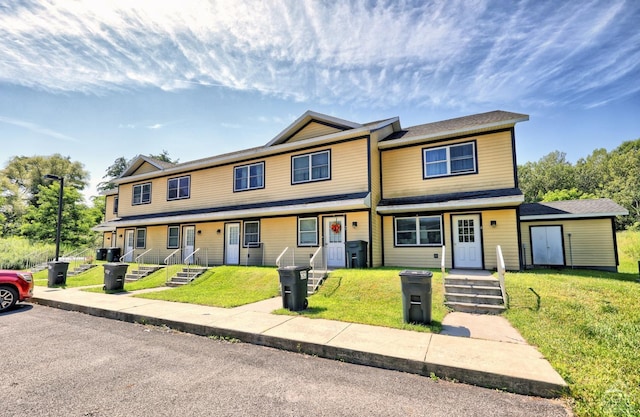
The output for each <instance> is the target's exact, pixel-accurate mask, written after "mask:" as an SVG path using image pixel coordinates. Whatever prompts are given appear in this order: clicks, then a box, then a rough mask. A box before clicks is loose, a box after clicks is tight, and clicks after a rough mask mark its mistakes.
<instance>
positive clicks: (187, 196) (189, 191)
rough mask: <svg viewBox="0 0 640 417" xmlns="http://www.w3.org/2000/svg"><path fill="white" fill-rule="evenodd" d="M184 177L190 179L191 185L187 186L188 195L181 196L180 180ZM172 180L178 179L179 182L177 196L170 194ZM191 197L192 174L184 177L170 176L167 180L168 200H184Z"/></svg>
mask: <svg viewBox="0 0 640 417" xmlns="http://www.w3.org/2000/svg"><path fill="white" fill-rule="evenodd" d="M184 178H186V179H187V180H188V181H189V185H188V187H187V195H186V196H182V197H181V196H180V180H181V179H184ZM172 181H176V182H177V183H178V186H177V187H176V190H177V192H176V196H175V197H173V198H171V197H170V196H169V193H170V190H171V182H172ZM190 197H191V176H190V175H183V176H182V177H174V178H169V179H168V180H167V201H174V200H184V199H187V198H190Z"/></svg>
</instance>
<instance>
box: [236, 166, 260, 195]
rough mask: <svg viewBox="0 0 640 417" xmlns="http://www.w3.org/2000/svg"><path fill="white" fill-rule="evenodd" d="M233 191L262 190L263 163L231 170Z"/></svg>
mask: <svg viewBox="0 0 640 417" xmlns="http://www.w3.org/2000/svg"><path fill="white" fill-rule="evenodd" d="M233 177H234V182H233V191H245V190H254V189H257V188H264V162H259V163H257V164H251V165H244V166H241V167H235V168H234V169H233Z"/></svg>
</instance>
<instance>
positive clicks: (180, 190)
mask: <svg viewBox="0 0 640 417" xmlns="http://www.w3.org/2000/svg"><path fill="white" fill-rule="evenodd" d="M167 186H168V191H167V200H180V199H183V198H189V195H190V191H189V190H190V188H191V177H190V176H188V175H187V176H184V177H178V178H170V179H169V181H167Z"/></svg>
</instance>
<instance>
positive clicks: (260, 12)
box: [0, 0, 640, 195]
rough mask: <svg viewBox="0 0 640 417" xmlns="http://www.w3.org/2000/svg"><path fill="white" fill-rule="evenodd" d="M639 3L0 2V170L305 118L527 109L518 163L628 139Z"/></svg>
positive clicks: (95, 175)
mask: <svg viewBox="0 0 640 417" xmlns="http://www.w3.org/2000/svg"><path fill="white" fill-rule="evenodd" d="M638 22H640V2H638V1H637V0H629V1H622V0H609V1H587V0H581V1H566V2H563V1H544V0H533V1H506V0H498V1H484V0H463V1H456V0H449V1H402V0H392V1H336V2H333V1H320V0H317V1H300V0H289V1H278V0H260V1H252V0H248V1H243V2H238V1H236V0H229V1H211V2H209V1H195V0H181V1H168V0H167V1H162V0H155V1H152V0H149V1H135V0H109V1H106V0H104V1H98V0H93V1H70V0H64V1H56V0H48V1H45V0H41V1H12V2H9V5H7V4H4V2H3V4H0V166H4V165H5V164H6V163H7V161H8V160H9V159H10V158H11V157H12V156H15V155H26V156H32V155H51V154H53V153H56V152H57V153H61V154H62V155H64V156H70V157H71V159H72V160H73V161H80V162H82V163H83V164H84V165H85V168H86V169H87V170H88V171H89V172H90V174H91V187H90V189H89V190H87V191H86V194H87V195H96V194H97V193H96V191H95V185H96V184H97V183H98V182H100V181H101V180H102V176H103V175H104V174H105V171H106V169H107V167H108V166H109V165H111V164H112V163H113V161H114V160H115V159H116V158H118V157H120V156H124V157H126V158H132V157H134V156H135V155H138V154H150V153H151V154H159V153H161V152H162V151H163V150H167V151H168V153H169V156H171V157H172V158H174V159H175V158H177V159H179V160H180V161H181V162H186V161H189V160H192V159H197V158H201V157H205V156H212V155H217V154H220V153H225V152H230V151H234V150H239V149H244V148H248V147H253V146H260V145H263V144H266V143H267V142H269V141H270V140H271V139H272V138H273V137H274V136H276V135H277V134H278V133H279V132H280V131H282V130H283V129H285V128H286V127H287V126H288V125H289V124H290V123H291V122H292V121H294V120H295V119H296V118H297V117H298V116H300V115H301V114H302V113H304V112H305V111H306V110H314V111H317V112H321V113H326V114H329V115H332V116H335V117H339V118H342V119H347V120H351V121H354V122H359V123H365V122H369V121H374V120H379V119H383V118H389V117H394V116H399V117H400V122H401V124H402V125H403V126H405V127H407V126H412V125H417V124H422V123H429V122H434V121H439V120H444V119H448V118H452V117H459V116H464V115H469V114H474V113H480V112H485V111H491V110H496V109H500V110H507V111H513V112H520V113H526V114H529V115H530V121H528V122H524V123H521V124H518V125H517V126H516V138H517V142H516V143H517V158H518V163H519V164H523V163H525V162H527V161H537V160H538V159H540V158H541V157H542V156H544V155H546V154H548V153H549V152H552V151H554V150H559V151H562V152H566V154H567V159H569V160H570V161H571V162H575V161H576V160H577V159H579V158H581V157H586V156H588V155H589V154H590V153H591V152H592V151H593V150H594V149H596V148H606V149H607V150H611V149H613V148H615V147H617V146H618V145H619V144H620V143H622V142H624V141H627V140H633V139H637V138H640V30H638Z"/></svg>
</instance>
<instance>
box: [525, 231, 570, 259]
mask: <svg viewBox="0 0 640 417" xmlns="http://www.w3.org/2000/svg"><path fill="white" fill-rule="evenodd" d="M530 230H531V250H532V253H533V264H534V265H554V266H557V265H559V266H562V265H564V251H563V250H562V228H561V227H560V226H532V227H531V229H530Z"/></svg>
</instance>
